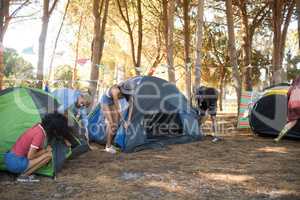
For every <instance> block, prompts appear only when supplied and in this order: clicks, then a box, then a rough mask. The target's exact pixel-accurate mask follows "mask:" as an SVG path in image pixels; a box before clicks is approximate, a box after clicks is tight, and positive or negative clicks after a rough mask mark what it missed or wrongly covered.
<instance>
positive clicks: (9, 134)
mask: <svg viewBox="0 0 300 200" xmlns="http://www.w3.org/2000/svg"><path fill="white" fill-rule="evenodd" d="M58 106H59V104H58V102H57V101H56V100H55V98H54V97H52V96H50V95H49V94H48V93H46V92H44V91H42V90H37V89H30V88H9V89H6V90H3V91H1V92H0V110H1V112H0V125H1V128H2V130H1V132H0V170H5V165H4V161H3V156H4V154H5V153H6V152H7V151H9V150H10V149H11V148H12V146H13V145H14V143H15V142H16V140H17V139H18V138H19V136H20V135H21V134H23V133H24V131H25V130H27V129H28V128H30V127H32V126H33V125H34V124H37V123H40V122H41V119H42V117H43V116H44V115H45V114H47V113H51V112H54V111H55V110H57V108H58ZM69 121H70V122H72V123H71V124H73V125H72V127H71V129H72V132H73V134H72V135H71V136H70V142H71V144H72V149H73V148H75V147H76V148H78V147H80V148H84V149H85V150H87V148H86V145H85V144H84V141H83V140H80V138H79V137H78V136H77V135H75V134H76V132H78V127H79V126H78V124H77V123H76V121H73V120H72V119H71V118H69ZM48 142H49V144H50V145H51V146H52V148H53V160H52V162H50V163H49V164H48V165H46V166H44V167H42V168H41V169H39V170H38V171H37V173H38V174H42V175H46V176H55V174H56V173H57V172H58V171H57V170H58V169H61V166H62V164H63V162H64V161H65V159H66V158H67V157H68V156H70V153H71V149H69V148H68V147H66V146H65V145H59V143H58V142H55V141H48ZM58 155H59V156H60V157H58Z"/></svg>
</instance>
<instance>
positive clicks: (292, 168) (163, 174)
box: [0, 131, 300, 200]
mask: <svg viewBox="0 0 300 200" xmlns="http://www.w3.org/2000/svg"><path fill="white" fill-rule="evenodd" d="M222 138H223V139H222V141H219V142H218V143H212V142H211V137H205V138H204V140H203V141H200V142H195V143H191V144H184V145H171V146H168V147H166V148H165V149H160V150H145V151H141V152H137V153H131V154H125V153H119V154H117V155H111V154H108V153H105V152H104V151H103V150H102V149H98V150H94V151H90V152H88V153H86V154H83V155H81V156H80V157H79V158H76V159H74V160H69V161H67V162H66V164H65V167H64V169H63V170H62V171H61V173H59V175H58V177H57V178H56V180H53V179H51V178H47V177H41V182H40V183H35V184H28V183H27V184H24V183H23V184H21V183H17V182H15V177H14V176H12V175H9V174H8V173H4V172H1V173H0V199H1V200H17V199H18V200H21V199H28V200H35V199H37V200H40V199H43V200H50V199H70V200H71V199H81V200H91V199H99V200H103V199H109V200H117V199H118V200H119V199H124V200H127V199H128V200H129V199H141V200H147V199H164V200H177V199H222V200H223V199H235V200H244V199H247V200H248V199H249V200H250V199H251V200H267V199H276V200H279V199H282V200H283V199H300V141H293V140H283V141H282V142H281V143H279V144H275V143H273V141H272V139H271V138H262V137H257V136H254V135H252V134H251V133H250V131H231V133H230V134H224V136H223V137H222Z"/></svg>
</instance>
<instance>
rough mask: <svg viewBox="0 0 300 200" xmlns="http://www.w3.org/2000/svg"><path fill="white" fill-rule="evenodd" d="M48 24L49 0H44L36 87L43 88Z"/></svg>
mask: <svg viewBox="0 0 300 200" xmlns="http://www.w3.org/2000/svg"><path fill="white" fill-rule="evenodd" d="M48 24H49V0H44V3H43V18H42V30H41V34H40V37H39V53H38V63H37V77H36V78H37V81H38V84H37V87H38V88H40V89H42V88H43V79H44V57H45V46H46V39H47V32H48Z"/></svg>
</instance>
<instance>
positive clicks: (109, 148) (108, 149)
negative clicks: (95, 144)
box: [105, 146, 117, 154]
mask: <svg viewBox="0 0 300 200" xmlns="http://www.w3.org/2000/svg"><path fill="white" fill-rule="evenodd" d="M105 151H106V152H107V153H111V154H115V153H117V150H116V149H115V148H114V147H113V146H110V147H105Z"/></svg>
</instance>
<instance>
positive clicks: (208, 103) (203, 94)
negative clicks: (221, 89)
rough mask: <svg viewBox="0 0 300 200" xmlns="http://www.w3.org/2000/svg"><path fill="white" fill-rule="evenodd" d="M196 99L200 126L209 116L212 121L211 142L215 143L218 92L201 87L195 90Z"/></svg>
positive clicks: (216, 138)
mask: <svg viewBox="0 0 300 200" xmlns="http://www.w3.org/2000/svg"><path fill="white" fill-rule="evenodd" d="M196 99H197V104H198V109H199V114H200V117H201V124H204V123H205V121H206V120H207V119H208V115H210V118H211V121H212V131H213V137H214V139H213V140H212V141H213V142H217V141H218V140H219V138H218V137H217V128H218V126H217V117H216V116H217V101H218V91H217V90H216V89H215V88H210V87H205V86H201V87H199V88H198V89H197V90H196Z"/></svg>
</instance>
